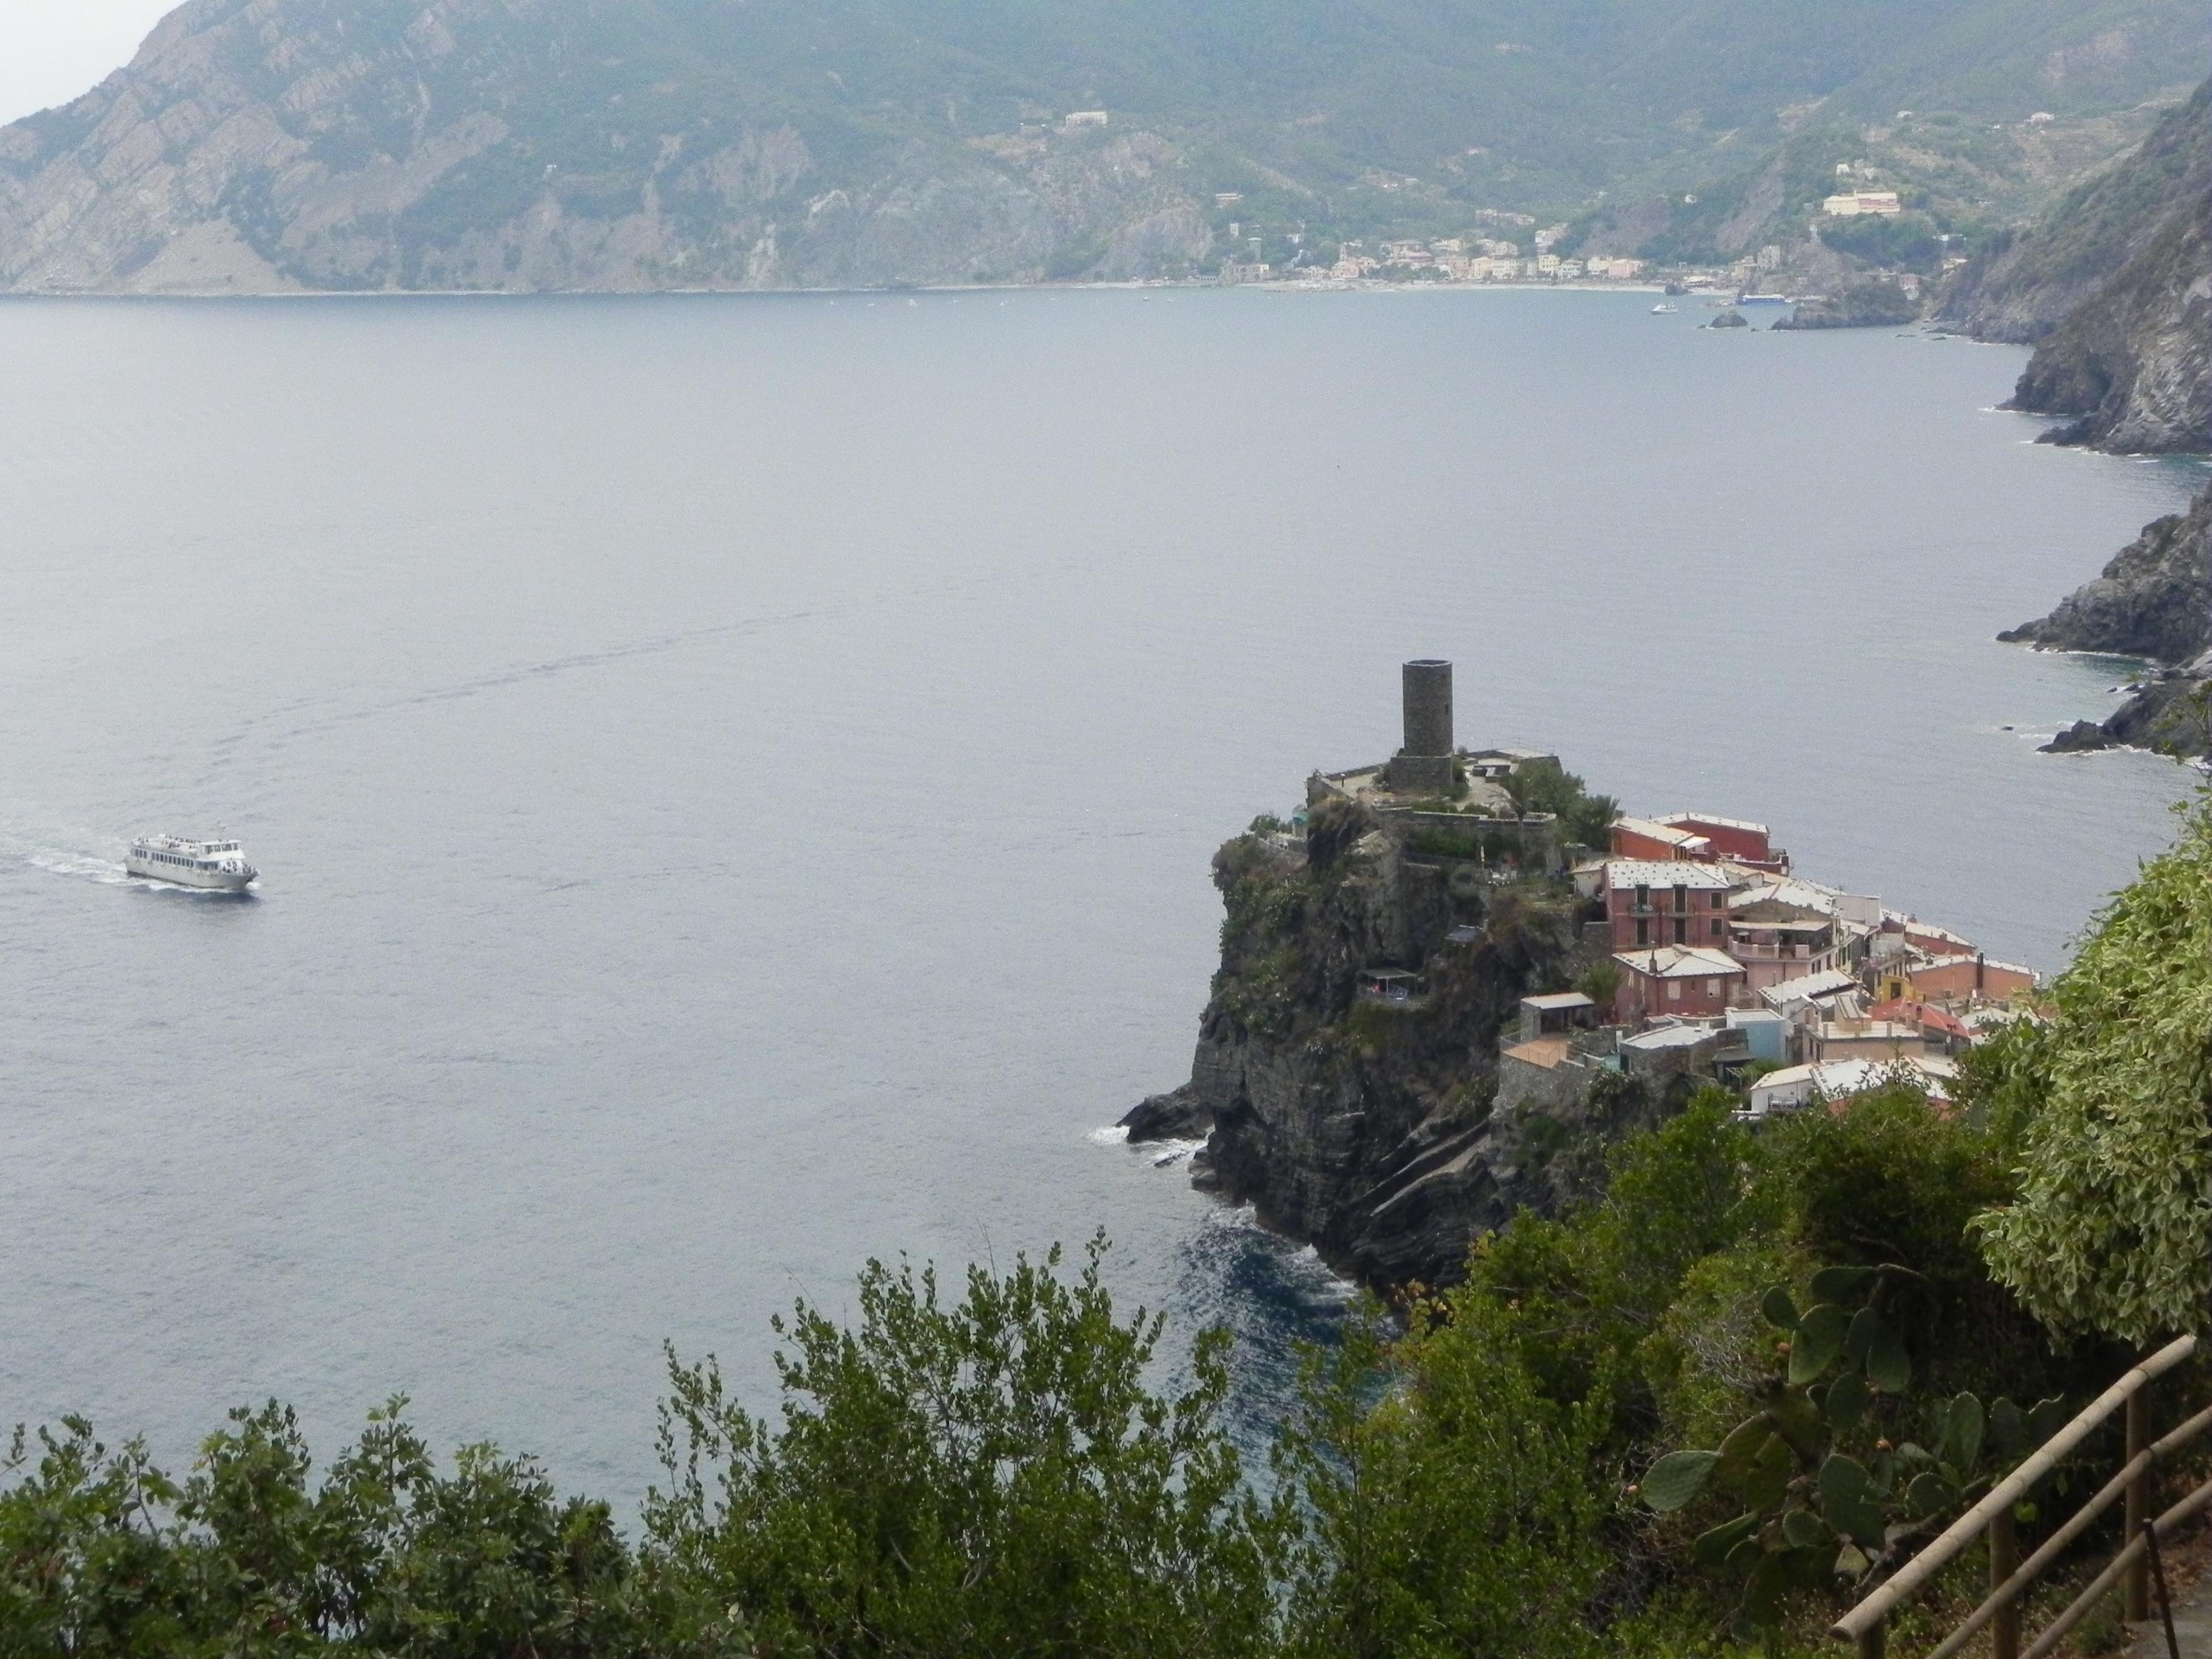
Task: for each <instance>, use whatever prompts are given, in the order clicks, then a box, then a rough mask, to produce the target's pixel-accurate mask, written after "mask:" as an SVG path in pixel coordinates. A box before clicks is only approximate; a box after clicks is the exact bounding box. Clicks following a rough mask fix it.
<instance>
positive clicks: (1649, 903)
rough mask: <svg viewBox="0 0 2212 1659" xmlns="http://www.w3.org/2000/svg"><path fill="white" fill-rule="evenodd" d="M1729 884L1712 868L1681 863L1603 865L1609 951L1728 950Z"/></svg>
mask: <svg viewBox="0 0 2212 1659" xmlns="http://www.w3.org/2000/svg"><path fill="white" fill-rule="evenodd" d="M1618 827H1619V826H1617V825H1616V826H1615V828H1616V829H1618ZM1731 885H1732V884H1731V882H1730V880H1729V878H1728V877H1727V876H1725V875H1723V874H1722V873H1721V872H1719V871H1718V870H1716V869H1714V868H1713V867H1712V866H1711V865H1706V864H1696V863H1692V862H1690V861H1688V860H1668V861H1661V860H1650V859H1609V860H1607V862H1606V866H1605V883H1604V885H1603V887H1602V888H1601V893H1602V895H1603V896H1604V900H1605V919H1606V921H1607V924H1608V925H1609V926H1610V927H1611V929H1612V935H1613V949H1614V950H1616V951H1633V950H1649V949H1650V947H1652V946H1653V945H1702V946H1705V947H1706V948H1708V949H1711V950H1725V949H1727V948H1728V943H1729V908H1728V897H1729V889H1730V887H1731Z"/></svg>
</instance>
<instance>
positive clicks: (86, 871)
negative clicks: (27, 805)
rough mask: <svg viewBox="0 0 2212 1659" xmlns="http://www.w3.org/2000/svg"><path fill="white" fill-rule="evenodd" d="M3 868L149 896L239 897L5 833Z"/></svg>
mask: <svg viewBox="0 0 2212 1659" xmlns="http://www.w3.org/2000/svg"><path fill="white" fill-rule="evenodd" d="M0 865H18V866H23V867H25V868H27V869H32V870H39V871H43V872H45V873H46V874H47V875H50V876H67V877H70V878H72V879H74V880H77V881H94V882H98V883H99V884H100V885H101V886H103V887H137V888H142V889H143V890H145V891H147V892H149V893H182V894H186V895H189V896H193V897H205V898H234V897H236V895H235V894H234V893H228V892H224V891H222V890H220V889H216V888H200V887H179V886H178V885H176V884H173V883H171V882H166V881H152V880H149V879H148V878H145V877H143V876H134V875H132V874H131V872H130V871H129V870H128V869H126V868H125V867H124V864H123V860H120V859H110V858H102V857H101V856H100V854H97V853H88V852H85V851H84V850H82V848H71V847H57V846H55V845H54V844H53V843H52V842H51V841H49V840H45V839H42V838H40V837H38V836H23V835H18V834H15V833H13V832H10V831H9V830H5V829H0Z"/></svg>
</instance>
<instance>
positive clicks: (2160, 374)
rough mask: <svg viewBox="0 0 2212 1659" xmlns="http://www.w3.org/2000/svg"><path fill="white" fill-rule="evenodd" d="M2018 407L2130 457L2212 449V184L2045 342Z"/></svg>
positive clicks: (2016, 397) (2024, 380)
mask: <svg viewBox="0 0 2212 1659" xmlns="http://www.w3.org/2000/svg"><path fill="white" fill-rule="evenodd" d="M2012 407H2013V408H2015V409H2020V410H2027V411H2029V412H2031V413H2033V414H2039V415H2067V416H2075V419H2074V420H2073V421H2072V422H2069V424H2068V425H2067V426H2065V427H2063V428H2061V429H2060V430H2059V431H2057V432H2056V433H2053V434H2052V435H2051V439H2052V441H2054V442H2057V443H2069V444H2087V445H2091V446H2093V447H2096V448H2099V449H2109V450H2114V451H2117V452H2119V453H2125V454H2155V453H2170V452H2174V451H2191V452H2193V451H2198V450H2204V449H2212V188H2208V189H2207V190H2206V191H2205V192H2204V193H2203V196H2201V197H2199V198H2198V199H2197V200H2196V201H2194V202H2192V203H2190V204H2187V205H2186V206H2185V208H2184V210H2182V211H2181V212H2180V213H2179V214H2177V215H2175V216H2173V217H2172V219H2170V220H2169V221H2168V222H2167V223H2166V226H2165V228H2163V229H2162V230H2160V233H2159V234H2158V235H2157V237H2156V238H2155V239H2154V240H2152V242H2151V243H2150V245H2149V246H2148V247H2146V248H2145V249H2144V250H2143V251H2142V252H2141V253H2139V254H2137V255H2136V257H2135V258H2133V259H2131V260H2130V261H2129V262H2128V264H2127V265H2126V267H2125V268H2124V270H2121V272H2120V273H2119V275H2118V276H2115V277H2114V278H2113V279H2112V281H2111V282H2109V283H2106V285H2105V286H2104V287H2103V288H2101V289H2099V290H2098V291H2097V293H2096V294H2095V295H2093V296H2092V297H2091V298H2090V299H2089V300H2088V301H2086V302H2084V303H2083V304H2082V305H2081V306H2078V307H2075V310H2074V312H2073V313H2072V314H2071V315H2070V316H2069V317H2068V318H2067V319H2066V320H2065V321H2064V322H2063V323H2062V324H2060V325H2059V326H2058V329H2057V332H2055V333H2054V334H2052V335H2051V337H2049V338H2048V339H2046V340H2045V341H2044V342H2043V343H2042V344H2040V345H2039V346H2038V347H2036V349H2035V356H2033V358H2031V359H2030V360H2029V362H2028V365H2027V370H2026V372H2025V373H2023V374H2021V377H2020V385H2019V386H2018V387H2017V389H2016V390H2015V392H2014V393H2013V398H2012Z"/></svg>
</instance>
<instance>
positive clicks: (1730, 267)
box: [1068, 115, 1966, 300]
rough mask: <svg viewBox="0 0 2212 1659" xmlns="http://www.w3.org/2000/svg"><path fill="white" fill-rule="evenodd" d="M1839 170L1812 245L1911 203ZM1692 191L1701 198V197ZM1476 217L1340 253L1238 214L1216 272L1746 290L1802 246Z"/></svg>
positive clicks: (1288, 279)
mask: <svg viewBox="0 0 2212 1659" xmlns="http://www.w3.org/2000/svg"><path fill="white" fill-rule="evenodd" d="M1068 119H1069V120H1070V121H1071V122H1073V121H1075V120H1076V119H1078V117H1076V116H1073V115H1071V116H1070V117H1069V118H1068ZM1836 173H1837V175H1838V183H1839V185H1843V186H1844V187H1843V188H1839V189H1838V191H1836V193H1834V194H1832V195H1831V196H1828V197H1825V198H1824V199H1823V200H1821V201H1820V203H1818V204H1808V205H1807V214H1808V219H1809V221H1810V224H1811V229H1810V233H1809V234H1810V236H1811V239H1812V241H1813V242H1814V244H1817V243H1818V241H1819V238H1820V221H1821V220H1823V219H1826V220H1831V221H1834V220H1848V219H1858V218H1865V217H1876V218H1891V217H1895V216H1899V215H1900V214H1902V213H1904V212H1905V201H1904V198H1903V197H1901V196H1900V194H1899V192H1898V191H1895V190H1893V189H1886V188H1876V187H1874V186H1873V185H1870V184H1869V183H1867V182H1866V181H1865V179H1866V177H1868V176H1872V175H1874V173H1875V170H1874V169H1872V168H1871V167H1867V166H1865V164H1863V163H1844V164H1840V165H1838V167H1837V168H1836ZM1243 199H1244V198H1243V196H1242V195H1241V194H1239V193H1238V192H1236V191H1223V192H1220V193H1218V194H1217V195H1216V196H1215V197H1214V204H1215V206H1216V208H1217V209H1218V210H1231V209H1234V208H1236V207H1237V205H1238V204H1240V203H1242V202H1243ZM1684 199H1685V200H1686V202H1690V203H1694V202H1695V201H1696V199H1697V198H1696V197H1694V196H1692V197H1685V198H1684ZM1474 221H1475V223H1474V227H1473V228H1471V229H1470V230H1469V231H1468V232H1467V233H1466V234H1462V235H1457V236H1447V237H1439V238H1436V239H1432V240H1425V241H1424V240H1375V241H1373V242H1371V243H1370V242H1369V241H1366V240H1346V241H1343V242H1340V243H1339V244H1337V245H1336V248H1335V253H1334V258H1333V259H1332V258H1327V256H1326V254H1325V252H1322V253H1321V254H1320V257H1310V254H1309V251H1308V248H1307V238H1306V235H1305V234H1304V230H1303V229H1302V228H1301V229H1298V230H1292V231H1290V232H1287V233H1285V232H1280V231H1273V232H1270V233H1267V234H1261V231H1260V228H1259V227H1257V226H1256V225H1248V224H1246V223H1245V222H1243V221H1240V220H1236V219H1231V220H1230V221H1229V222H1228V223H1227V225H1226V227H1225V230H1226V234H1227V239H1228V241H1229V243H1230V245H1231V252H1230V253H1229V254H1227V255H1226V256H1225V258H1223V259H1222V261H1221V264H1220V266H1219V269H1218V273H1217V275H1216V276H1215V280H1216V281H1217V282H1218V283H1222V284H1223V285H1225V286H1231V285H1237V284H1243V283H1285V284H1290V285H1292V286H1296V287H1299V288H1315V289H1329V288H1346V287H1356V286H1359V285H1362V284H1378V285H1379V284H1389V285H1404V284H1412V283H1512V284H1515V285H1518V286H1526V285H1528V284H1569V285H1577V286H1582V285H1598V286H1606V285H1623V286H1641V287H1649V288H1655V289H1663V290H1664V291H1666V292H1668V293H1670V294H1691V293H1707V294H1711V293H1725V292H1729V291H1734V292H1735V293H1737V294H1747V293H1750V292H1752V291H1753V290H1754V289H1759V288H1761V287H1771V286H1772V285H1773V284H1774V283H1775V282H1777V281H1778V279H1779V278H1780V276H1781V275H1782V273H1784V271H1785V270H1788V269H1790V267H1791V266H1792V265H1795V264H1798V263H1800V261H1799V260H1798V259H1797V258H1793V257H1792V256H1793V252H1795V250H1792V249H1790V248H1786V247H1784V245H1783V244H1781V243H1779V242H1769V243H1767V244H1765V245H1764V246H1760V247H1759V248H1758V249H1756V250H1755V251H1753V252H1749V253H1747V254H1746V255H1745V256H1744V257H1742V258H1739V259H1736V260H1735V261H1733V262H1731V263H1729V264H1711V265H1695V264H1675V265H1669V264H1663V263H1662V262H1659V261H1656V260H1650V259H1643V258H1626V257H1621V256H1617V255H1610V254H1605V253H1585V254H1580V255H1577V254H1574V253H1562V252H1559V249H1560V247H1561V246H1563V245H1565V244H1567V243H1569V242H1571V240H1573V239H1574V227H1572V226H1571V225H1567V224H1564V223H1562V224H1554V225H1547V226H1543V227H1541V228H1539V227H1538V223H1537V221H1536V220H1535V218H1534V217H1533V216H1530V215H1528V214H1525V213H1512V212H1507V211H1504V210H1499V209H1493V208H1486V209H1481V210H1477V211H1476V213H1475V214H1474ZM1270 240H1275V241H1278V242H1280V243H1282V244H1285V245H1287V246H1289V247H1290V249H1291V254H1290V256H1289V257H1288V258H1287V259H1285V260H1281V261H1269V260H1267V259H1263V258H1261V249H1262V247H1263V246H1265V245H1266V244H1267V242H1268V241H1270ZM1317 252H1318V251H1317ZM1240 255H1242V256H1243V257H1239V256H1240ZM1965 263H1966V259H1965V256H1964V255H1963V254H1951V255H1948V256H1946V257H1945V258H1943V260H1942V270H1946V271H1948V270H1953V269H1955V268H1956V267H1957V266H1959V265H1960V264H1965ZM1866 274H1867V275H1869V276H1879V277H1884V278H1887V279H1888V280H1891V281H1893V282H1895V283H1897V284H1898V285H1899V287H1900V288H1902V289H1904V290H1905V294H1906V295H1908V296H1910V297H1911V298H1913V299H1916V300H1917V298H1918V297H1919V295H1920V286H1921V281H1922V278H1921V276H1920V274H1919V273H1918V272H1916V271H1911V270H1888V269H1880V268H1877V269H1875V270H1869V271H1868V272H1867V273H1866Z"/></svg>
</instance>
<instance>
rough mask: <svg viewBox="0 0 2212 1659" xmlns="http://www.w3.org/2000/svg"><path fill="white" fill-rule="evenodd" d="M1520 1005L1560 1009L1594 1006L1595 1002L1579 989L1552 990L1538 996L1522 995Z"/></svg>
mask: <svg viewBox="0 0 2212 1659" xmlns="http://www.w3.org/2000/svg"><path fill="white" fill-rule="evenodd" d="M1521 1006H1522V1007H1524V1008H1547V1009H1561V1008H1595V1007H1596V1006H1597V1004H1595V1002H1592V1001H1591V1000H1589V998H1588V997H1587V996H1585V995H1583V993H1581V992H1580V991H1552V992H1548V993H1547V994H1545V995H1543V996H1540V997H1522V999H1521Z"/></svg>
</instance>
